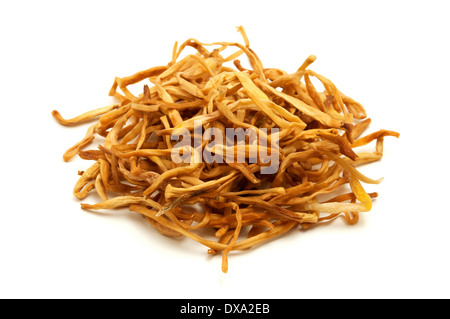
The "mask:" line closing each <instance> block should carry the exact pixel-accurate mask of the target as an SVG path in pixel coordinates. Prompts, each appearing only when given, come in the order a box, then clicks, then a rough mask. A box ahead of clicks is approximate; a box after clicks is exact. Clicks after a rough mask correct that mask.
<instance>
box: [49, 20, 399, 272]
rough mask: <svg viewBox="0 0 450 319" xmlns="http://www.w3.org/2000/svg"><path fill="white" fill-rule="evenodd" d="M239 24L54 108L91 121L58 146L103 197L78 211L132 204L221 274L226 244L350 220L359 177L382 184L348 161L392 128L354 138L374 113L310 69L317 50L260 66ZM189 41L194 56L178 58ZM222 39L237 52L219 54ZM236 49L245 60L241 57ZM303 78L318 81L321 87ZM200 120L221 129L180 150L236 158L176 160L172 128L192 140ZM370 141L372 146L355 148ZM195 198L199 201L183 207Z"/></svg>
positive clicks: (358, 200)
mask: <svg viewBox="0 0 450 319" xmlns="http://www.w3.org/2000/svg"><path fill="white" fill-rule="evenodd" d="M238 31H239V32H240V33H241V35H242V37H243V39H244V44H239V43H234V42H215V43H209V44H206V43H202V42H199V41H197V40H195V39H189V40H187V41H186V42H184V43H183V44H181V45H180V46H179V47H178V45H177V43H175V46H174V49H173V55H172V59H171V61H170V62H169V63H168V64H167V65H166V66H157V67H153V68H150V69H148V70H144V71H141V72H138V73H136V74H134V75H132V76H128V77H124V78H116V79H115V80H114V84H113V86H112V88H111V90H110V92H109V95H110V96H113V97H115V98H116V99H117V100H118V101H119V102H118V104H114V105H111V106H106V107H102V108H99V109H96V110H93V111H89V112H86V113H84V114H82V115H80V116H77V117H75V118H73V119H70V120H66V119H64V118H63V117H62V116H61V115H60V113H59V112H57V111H53V113H52V114H53V116H54V117H55V119H56V120H57V121H58V122H59V123H61V124H62V125H66V126H72V125H76V124H80V123H85V122H88V121H96V123H95V124H93V125H91V127H90V128H89V129H88V131H87V133H86V136H85V137H84V138H83V139H82V140H81V141H80V142H79V143H77V144H75V145H74V146H73V147H71V148H69V149H68V150H67V152H66V153H65V154H64V160H65V161H69V160H70V159H71V158H73V157H74V156H75V155H77V154H78V155H79V156H80V157H81V158H83V159H85V160H93V161H95V162H94V164H93V165H92V166H91V167H90V168H89V169H87V170H86V171H85V172H83V173H82V174H81V177H80V178H79V181H78V182H77V183H76V185H75V188H74V195H75V196H76V197H77V198H79V199H84V198H86V197H87V196H88V195H89V193H90V192H91V191H93V190H96V191H97V193H98V195H99V196H100V198H101V199H102V200H103V202H100V203H97V204H94V205H88V204H81V207H82V208H83V209H90V210H97V209H114V208H118V207H128V208H129V209H130V210H131V211H134V212H137V213H139V214H142V215H143V216H144V217H145V218H146V219H147V220H148V221H149V222H150V224H151V225H153V226H154V227H155V228H156V229H157V230H158V231H160V232H161V233H162V234H164V235H166V236H172V237H178V236H186V237H189V238H191V239H193V240H195V241H197V242H199V243H201V244H203V245H205V246H207V247H208V248H209V250H208V253H210V254H216V253H217V252H222V256H223V261H222V270H223V271H224V272H227V270H228V258H227V256H228V254H229V253H230V252H231V251H233V250H242V249H248V248H250V247H253V246H255V245H259V244H261V243H263V242H265V241H267V240H269V239H271V238H274V237H277V236H279V235H281V234H283V233H286V232H288V231H289V230H290V229H292V228H294V227H295V226H297V225H300V226H302V227H303V228H305V229H306V228H310V227H311V226H312V225H315V224H320V223H321V222H327V221H329V220H333V219H335V218H337V217H338V216H343V217H344V218H345V219H346V220H347V222H348V223H349V224H351V225H353V224H355V223H356V222H357V221H358V220H359V215H358V213H359V212H367V211H369V210H370V209H371V207H372V198H375V197H377V196H378V194H377V193H371V194H367V193H366V192H365V190H364V188H363V186H362V185H361V182H363V183H371V184H376V183H379V182H381V179H379V180H373V179H370V178H368V177H366V176H364V175H363V174H361V173H360V172H359V171H358V170H357V169H356V166H358V165H362V164H366V163H370V162H373V161H376V160H379V159H380V158H381V157H382V155H383V140H384V137H386V136H395V137H399V134H398V133H396V132H393V131H388V130H380V131H378V132H375V133H372V134H369V135H367V136H365V137H360V136H361V134H362V133H363V132H364V130H365V129H366V128H367V127H368V126H369V124H370V122H371V121H370V119H369V118H366V117H367V115H366V111H365V110H364V107H363V106H362V105H361V104H360V103H358V102H356V101H355V100H353V99H352V98H350V97H348V96H346V95H344V94H343V93H342V92H340V91H339V90H338V89H337V88H336V86H335V85H334V83H333V82H331V81H330V80H329V79H327V78H325V77H324V76H322V75H320V74H317V73H315V72H314V71H312V70H310V69H309V66H310V65H311V64H312V63H313V62H314V61H315V60H316V57H315V56H310V57H308V58H307V59H306V60H305V62H304V63H303V64H302V65H301V66H300V68H299V69H298V70H297V71H296V72H295V73H292V74H289V73H287V72H285V71H283V70H279V69H274V68H264V66H263V64H262V62H261V61H260V59H259V58H258V56H257V55H256V53H255V52H254V51H253V50H252V49H251V48H250V44H249V40H248V38H247V35H246V33H245V31H244V29H243V28H242V27H239V28H238ZM186 47H191V48H193V49H195V50H196V54H191V55H187V56H185V57H183V58H182V59H180V56H181V54H182V52H183V50H184V49H185V48H186ZM230 48H231V49H233V48H234V49H235V51H234V52H232V53H230V54H228V55H225V54H224V52H226V51H227V50H229V49H230ZM241 55H245V56H246V57H247V58H248V60H249V62H250V65H251V67H252V69H245V68H243V67H242V65H241V63H240V61H239V60H238V58H239V57H240V56H241ZM229 62H232V63H233V65H234V66H235V67H236V68H237V69H235V68H232V67H230V66H227V65H226V64H227V63H229ZM311 77H315V78H316V79H318V80H319V81H320V82H321V83H322V85H323V87H324V91H323V92H319V91H318V90H317V89H316V88H315V87H314V85H313V83H312V82H311ZM144 80H146V81H148V82H147V84H145V85H144V86H143V88H144V89H143V92H142V93H141V94H139V95H138V96H135V95H134V94H133V93H132V92H131V91H130V90H129V89H128V86H129V85H132V84H136V83H138V82H141V81H144ZM199 122H200V123H201V126H200V131H198V126H197V127H196V123H199ZM226 128H234V129H235V130H236V129H239V128H240V129H242V130H247V132H248V131H249V130H253V131H254V132H255V136H256V137H257V138H256V139H255V141H256V142H255V141H253V143H250V142H249V143H248V144H246V145H245V147H243V148H240V147H239V146H233V145H231V146H230V145H229V144H228V143H227V142H228V141H227V138H226V137H225V131H226ZM208 129H210V130H211V129H215V130H216V131H215V132H217V131H219V132H222V133H224V134H223V135H221V136H215V139H214V146H211V145H210V144H209V142H210V141H203V140H201V142H200V143H199V144H198V145H193V144H189V145H185V146H186V147H185V148H184V150H183V152H184V151H187V152H189V151H191V150H193V151H194V153H195V150H197V151H200V153H201V154H203V153H202V152H204V151H208V152H209V153H210V154H213V155H214V156H218V155H220V154H222V155H223V154H229V153H231V154H233V157H232V160H228V161H226V162H219V161H217V162H207V161H205V160H204V159H203V160H200V161H198V158H197V161H196V160H194V159H195V156H192V158H191V159H190V160H188V161H187V162H181V163H176V162H174V161H173V158H172V157H171V155H172V154H173V151H174V150H175V151H176V150H178V149H177V148H176V147H175V144H176V142H177V141H174V140H173V136H174V135H175V136H179V135H177V134H178V133H180V132H184V133H185V134H186V138H192V137H193V138H194V140H195V137H198V135H199V134H200V135H202V136H204V135H203V132H205V131H207V130H208ZM275 130H277V131H278V132H277V133H274V132H275ZM199 132H200V133H199ZM95 135H97V136H99V137H103V138H104V141H103V143H102V145H100V146H99V148H98V149H96V150H86V151H84V150H83V149H84V148H86V147H87V146H88V145H90V144H91V143H92V142H93V140H94V137H95ZM183 138H184V137H183ZM248 139H249V137H248V136H247V140H248ZM247 140H246V142H248V141H247ZM275 140H278V143H274V141H275ZM374 140H376V149H375V151H374V152H372V153H367V152H366V153H356V152H355V151H354V148H356V147H359V146H363V145H366V144H368V143H370V142H372V141H374ZM267 143H269V144H267ZM268 145H269V146H268ZM260 151H264V152H266V154H267V155H268V156H269V155H270V156H272V157H271V158H275V159H276V161H277V163H278V165H279V166H278V167H277V170H276V172H274V173H270V174H264V173H263V171H264V169H265V168H267V161H264V160H262V159H261V158H258V159H256V160H254V159H253V158H252V154H253V155H254V154H258V152H260ZM235 156H236V159H235ZM239 157H240V158H241V160H240V161H238V160H237V158H239ZM242 159H243V160H242ZM346 189H347V190H350V192H348V193H345V194H342V195H338V196H335V197H333V198H332V199H329V200H327V201H325V202H320V201H319V197H318V196H319V195H321V194H333V193H335V192H340V193H342V192H343V191H344V192H345V190H346ZM193 204H200V206H201V208H202V209H201V210H196V211H192V210H189V209H188V207H189V206H190V205H193ZM200 229H211V230H213V231H214V233H215V236H216V239H215V240H213V238H212V239H211V238H210V239H207V238H205V237H202V236H200V235H199V234H198V233H197V232H196V231H198V230H200ZM202 234H204V232H202ZM245 235H246V236H247V238H245V239H242V236H245Z"/></svg>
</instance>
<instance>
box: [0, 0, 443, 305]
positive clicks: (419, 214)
mask: <svg viewBox="0 0 450 319" xmlns="http://www.w3.org/2000/svg"><path fill="white" fill-rule="evenodd" d="M449 9H450V8H449V5H448V1H431V0H429V1H372V2H368V1H281V0H278V1H262V0H260V1H231V0H229V1H173V0H172V1H76V2H68V1H14V2H12V1H2V2H1V4H0V38H1V42H0V43H1V49H0V92H1V95H0V105H1V120H2V121H1V126H0V132H1V135H0V136H1V156H0V161H1V166H0V167H1V183H0V185H1V186H0V187H1V191H0V198H1V203H2V206H1V208H0V297H2V298H17V297H22V298H23V297H24V298H433V297H437V298H444V297H445V298H449V297H450V289H449V284H450V272H449V271H448V270H449V269H450V257H449V249H448V245H449V241H450V230H449V229H450V214H449V213H450V212H449V208H448V197H449V195H448V190H449V187H448V181H449V177H450V176H449V173H448V164H447V161H448V155H449V152H448V123H449V122H448V121H449V108H450V105H449V92H448V90H449V77H448V75H449V71H450V63H449V57H450V49H449V46H448V32H449V30H450V22H449V19H448V12H449ZM241 24H242V25H243V26H244V27H245V29H246V31H247V34H248V36H249V38H250V44H251V47H252V48H253V50H255V51H256V52H257V53H258V55H259V57H260V58H261V60H262V61H263V63H264V65H265V67H276V68H281V69H284V70H286V71H288V72H294V71H295V70H297V68H298V67H299V65H300V64H301V63H302V62H303V61H304V59H305V58H306V57H307V56H308V55H310V54H315V55H316V56H317V61H316V62H315V63H314V64H313V65H312V66H311V69H312V70H315V71H316V72H318V73H321V74H323V75H325V76H326V77H328V78H330V79H331V80H332V81H334V83H335V84H336V85H337V87H338V88H339V89H340V90H341V91H343V92H344V93H346V94H348V95H349V96H351V97H353V98H354V99H356V100H358V101H360V102H361V103H363V104H364V106H365V107H366V109H367V111H368V114H369V117H371V118H372V119H373V122H372V125H371V127H370V130H371V131H375V130H377V129H380V128H384V129H391V130H396V131H398V132H400V133H401V137H400V139H396V138H393V137H391V138H389V137H388V138H386V139H385V156H384V158H383V160H382V161H380V162H377V163H375V164H373V165H370V166H367V167H364V168H362V171H363V172H364V173H365V174H366V175H368V176H370V177H372V178H375V179H377V178H379V177H382V176H384V177H385V180H384V181H383V182H382V183H381V184H380V185H367V190H368V191H377V192H378V193H379V194H380V196H379V198H378V199H377V200H375V202H374V207H373V210H372V211H371V212H370V213H364V214H361V222H360V223H359V224H357V225H356V226H348V225H346V224H345V222H344V221H343V220H341V219H339V220H337V221H336V222H334V223H331V224H329V225H324V226H321V227H316V228H314V229H311V230H309V231H301V230H298V229H297V230H294V231H291V232H290V233H288V235H286V236H284V237H282V238H280V239H277V240H274V241H271V242H270V243H268V244H266V245H263V246H260V247H256V248H252V249H250V250H249V251H245V252H239V253H231V254H230V268H229V272H228V274H222V273H221V269H220V267H221V257H220V256H215V257H212V256H209V255H207V254H206V251H207V250H206V248H205V247H203V246H201V245H199V244H197V243H196V242H192V241H190V240H189V239H184V240H174V239H170V238H167V237H164V236H161V235H160V234H159V233H158V232H156V231H155V230H154V229H153V228H152V227H151V226H150V225H149V224H147V223H146V222H145V221H144V220H143V219H142V218H141V217H140V216H138V215H136V214H134V213H129V212H127V211H126V210H119V211H112V212H99V213H90V212H86V211H83V210H81V209H80V208H79V201H78V200H76V199H74V198H73V196H72V188H73V186H74V184H75V182H76V180H77V178H78V176H77V171H78V170H83V169H86V168H87V167H88V165H89V163H88V162H85V161H82V160H80V159H75V160H73V161H71V162H70V163H64V162H63V160H62V154H63V153H64V151H65V150H66V149H67V148H68V147H69V146H71V145H73V144H74V143H75V142H77V141H78V140H80V139H81V138H82V136H84V133H85V130H86V129H87V126H86V125H84V126H80V127H76V128H65V127H61V126H60V125H58V124H57V123H56V121H54V120H53V118H52V117H51V111H52V110H53V109H58V110H59V111H61V113H62V115H63V116H65V117H67V118H70V117H72V116H75V115H78V114H80V113H83V112H85V111H87V110H90V109H94V108H98V107H101V106H105V105H108V104H109V103H111V101H112V100H111V98H110V97H108V96H107V94H108V91H109V89H110V86H111V84H112V82H113V79H114V77H115V76H120V77H122V76H127V75H131V74H133V73H135V72H136V71H139V70H143V69H146V68H149V67H152V66H155V65H165V64H167V63H168V62H169V60H170V58H171V52H172V46H173V43H174V42H175V41H176V40H178V41H179V42H182V41H184V40H186V39H187V38H190V37H194V38H197V39H198V40H200V41H203V42H213V41H241V38H240V35H239V34H238V33H237V32H236V29H235V27H236V26H238V25H241ZM93 200H94V199H87V200H86V201H93Z"/></svg>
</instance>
